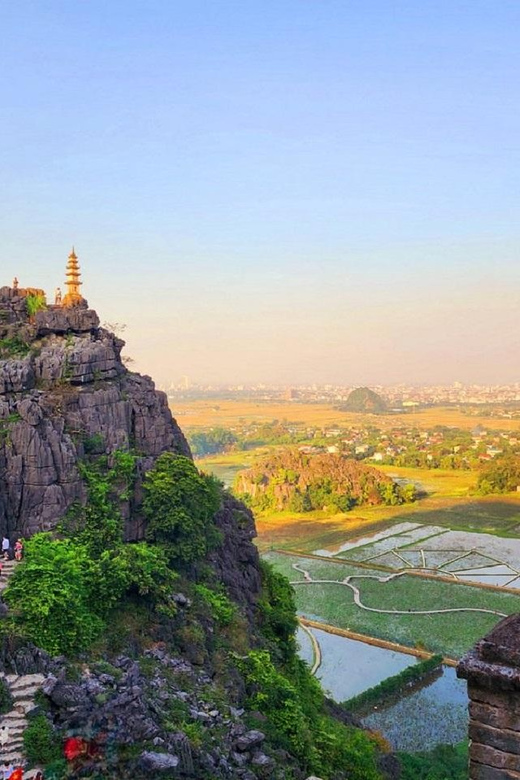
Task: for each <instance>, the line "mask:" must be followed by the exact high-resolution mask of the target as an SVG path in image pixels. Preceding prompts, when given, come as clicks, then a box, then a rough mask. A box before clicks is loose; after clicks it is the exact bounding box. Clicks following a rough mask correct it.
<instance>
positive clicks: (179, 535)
mask: <svg viewBox="0 0 520 780" xmlns="http://www.w3.org/2000/svg"><path fill="white" fill-rule="evenodd" d="M144 490H145V498H144V502H143V510H144V513H145V516H146V517H147V519H148V526H147V529H146V538H147V539H148V540H149V541H151V542H157V543H159V544H161V545H162V546H163V547H164V548H165V549H166V552H167V554H168V556H169V558H170V560H171V561H172V563H175V564H177V565H180V566H183V565H187V564H190V563H192V562H193V561H195V560H196V559H197V558H203V557H204V555H205V554H206V553H207V552H208V550H209V549H210V547H211V546H212V544H213V543H215V542H216V541H217V539H218V537H217V531H216V529H215V526H214V525H213V522H212V519H213V516H214V514H215V512H216V511H217V510H218V508H219V506H220V501H221V492H220V487H219V483H218V482H217V481H216V480H215V479H214V478H213V477H209V476H206V475H205V474H200V473H199V472H198V471H197V468H196V467H195V465H194V463H193V461H191V460H190V459H189V458H185V457H184V456H182V455H174V454H173V453H171V452H165V453H163V454H162V455H161V456H160V457H159V458H157V461H156V463H155V466H154V467H153V469H152V470H151V471H149V472H148V473H147V475H146V478H145V481H144Z"/></svg>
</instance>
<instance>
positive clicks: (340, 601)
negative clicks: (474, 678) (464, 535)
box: [265, 552, 520, 658]
mask: <svg viewBox="0 0 520 780" xmlns="http://www.w3.org/2000/svg"><path fill="white" fill-rule="evenodd" d="M265 557H266V559H267V560H269V561H270V562H271V563H272V564H273V565H274V566H275V568H276V569H277V570H278V571H280V572H282V573H283V574H285V575H286V576H287V577H289V579H290V580H291V581H293V582H295V583H298V582H299V583H301V584H296V585H295V586H294V589H295V598H296V605H297V608H298V611H299V612H300V613H301V614H302V615H305V616H306V617H308V618H310V619H312V620H317V621H320V622H323V623H328V624H330V625H334V626H337V627H338V628H344V629H348V630H351V631H358V632H360V633H363V634H367V635H369V636H374V637H378V638H381V639H386V640H388V641H392V642H398V643H400V644H403V645H406V646H408V647H418V646H419V647H422V648H424V649H426V650H428V651H431V652H436V653H442V654H443V655H445V656H447V657H451V658H459V657H460V656H461V655H462V654H463V653H465V652H466V651H467V650H469V649H470V648H471V647H472V646H473V645H474V644H475V642H477V640H479V639H480V638H482V637H483V636H484V635H485V634H487V633H488V632H489V631H490V630H491V628H492V627H493V626H494V625H496V623H497V622H498V621H499V620H500V619H501V617H500V615H498V614H490V613H488V612H464V611H461V612H448V613H438V612H435V610H440V609H467V608H472V609H487V610H494V611H496V612H498V613H501V614H503V615H509V614H513V613H515V612H520V594H519V595H516V594H514V593H507V592H503V591H499V590H496V591H494V590H487V589H483V588H479V587H476V586H475V587H472V586H468V585H464V584H457V583H456V582H453V583H450V582H445V581H442V580H437V579H435V578H424V577H417V576H414V575H413V574H404V575H403V576H399V577H396V578H394V579H391V580H390V581H382V578H383V579H384V578H385V577H386V576H387V575H385V572H382V571H381V570H377V569H370V568H365V567H360V566H356V565H355V563H351V564H350V563H345V564H339V563H334V562H332V561H329V560H326V559H310V558H302V557H298V556H297V555H294V556H289V555H284V554H281V553H274V552H272V553H268V554H267V555H266V556H265ZM293 564H296V565H297V566H298V567H299V568H300V571H297V570H295V569H294V567H293ZM302 570H303V571H306V572H308V575H309V576H310V577H311V578H312V580H330V581H331V582H327V583H324V582H311V583H309V582H305V575H304V574H303V571H302ZM349 576H350V577H352V580H351V582H352V583H353V584H354V585H355V586H356V588H358V589H359V596H360V600H361V603H362V604H363V605H364V606H366V607H368V609H369V610H372V609H376V610H386V611H385V612H373V611H366V610H365V609H362V608H360V607H359V606H357V605H356V604H355V603H354V594H353V592H352V590H351V589H350V588H349V587H347V586H345V585H343V584H342V581H343V580H344V579H345V577H349ZM429 610H432V611H433V613H432V614H414V612H417V611H421V612H427V611H429ZM408 613H409V614H408Z"/></svg>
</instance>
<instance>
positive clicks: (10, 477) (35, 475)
mask: <svg viewBox="0 0 520 780" xmlns="http://www.w3.org/2000/svg"><path fill="white" fill-rule="evenodd" d="M27 298H28V294H27V291H26V290H19V289H14V288H10V287H2V288H0V477H1V479H0V532H3V533H7V535H9V536H10V537H11V538H12V537H14V536H16V535H21V536H31V535H32V534H34V533H36V532H37V531H44V530H49V529H52V528H54V527H55V526H56V525H57V523H58V522H59V521H60V519H61V518H62V517H63V516H64V514H65V513H66V512H67V510H68V509H69V508H70V507H71V506H72V505H73V504H74V503H75V502H78V501H79V502H84V501H85V499H86V493H85V485H84V483H83V480H82V478H81V476H80V473H79V469H78V464H79V462H80V461H81V459H82V458H83V457H84V456H85V454H95V455H103V454H105V455H110V454H111V453H113V452H114V451H116V450H130V449H131V450H133V451H135V452H136V453H137V454H138V455H139V462H138V474H139V475H140V477H141V478H138V479H137V480H136V483H135V488H134V491H133V493H132V495H131V496H129V497H128V498H127V499H126V500H124V501H123V504H124V506H123V507H122V511H123V516H124V517H125V519H126V527H125V534H126V537H127V539H129V540H134V539H139V538H141V537H142V534H143V528H142V522H141V521H140V518H139V512H138V511H137V512H135V511H134V509H135V508H138V506H139V503H140V494H141V485H142V475H143V474H144V473H145V472H146V471H147V470H149V469H150V468H151V466H152V465H153V462H154V459H155V458H157V457H158V456H159V455H160V454H161V453H162V452H166V451H172V452H175V453H178V454H181V455H186V456H188V457H191V455H190V450H189V447H188V444H187V442H186V440H185V438H184V436H183V434H182V432H181V430H180V428H179V427H178V425H177V423H176V422H175V420H174V419H173V418H172V415H171V412H170V410H169V408H168V404H167V399H166V396H165V395H164V393H161V392H158V391H157V390H156V389H155V385H154V383H153V382H152V380H151V379H150V378H149V377H147V376H141V375H140V374H135V373H132V372H130V371H129V370H128V369H127V368H126V367H125V365H124V364H123V362H122V360H121V350H122V348H123V346H124V341H122V340H121V339H119V338H117V337H116V336H115V335H114V334H113V333H110V332H108V331H107V330H105V329H104V328H102V327H100V323H99V318H98V316H97V314H96V312H95V311H93V310H92V309H89V308H88V306H87V304H86V302H84V303H83V304H82V305H79V306H75V307H72V308H62V307H59V306H56V307H49V308H43V309H41V310H39V311H37V312H36V313H35V314H33V315H30V314H29V311H28V306H27Z"/></svg>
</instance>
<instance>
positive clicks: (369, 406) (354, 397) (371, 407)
mask: <svg viewBox="0 0 520 780" xmlns="http://www.w3.org/2000/svg"><path fill="white" fill-rule="evenodd" d="M339 408H340V409H341V411H343V412H367V413H372V414H382V413H383V412H386V411H387V408H388V407H387V405H386V401H385V400H384V399H383V398H381V396H380V395H378V394H377V393H375V392H374V391H373V390H370V388H369V387H357V388H356V389H355V390H352V392H351V393H350V395H349V397H348V398H347V400H346V402H345V403H344V404H343V405H342V406H340V407H339Z"/></svg>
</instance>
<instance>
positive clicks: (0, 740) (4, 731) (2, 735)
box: [0, 726, 9, 747]
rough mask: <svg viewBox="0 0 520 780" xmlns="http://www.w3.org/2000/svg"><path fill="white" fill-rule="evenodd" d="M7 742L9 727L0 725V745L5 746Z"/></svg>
mask: <svg viewBox="0 0 520 780" xmlns="http://www.w3.org/2000/svg"><path fill="white" fill-rule="evenodd" d="M8 742H9V727H8V726H0V745H1V746H2V747H5V746H6V745H7V743H8Z"/></svg>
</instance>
